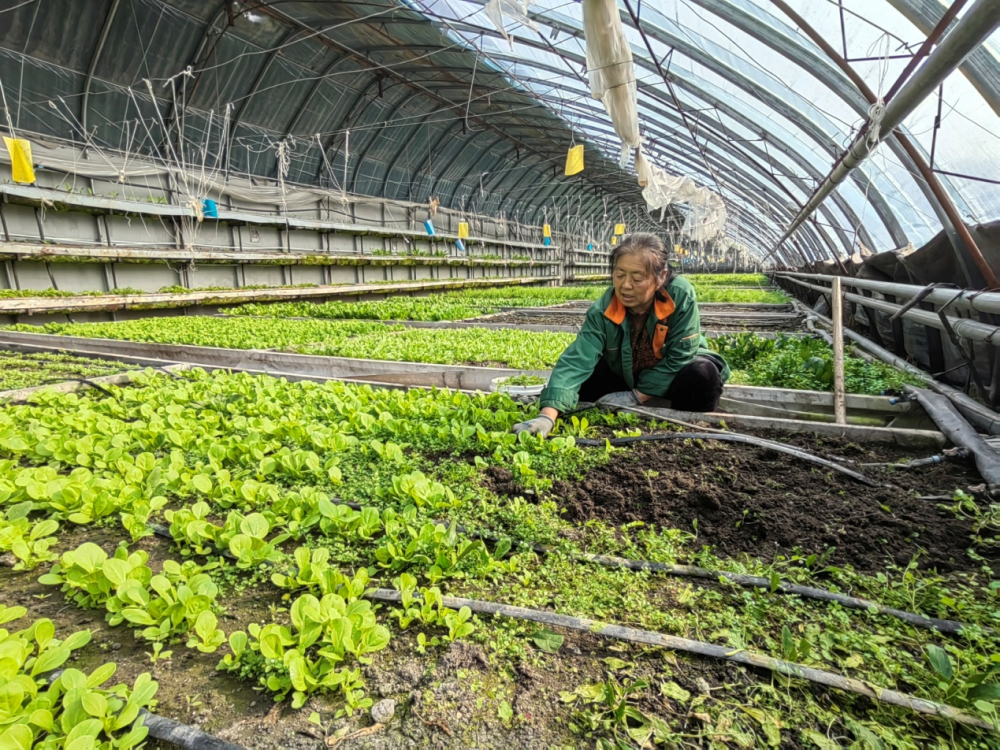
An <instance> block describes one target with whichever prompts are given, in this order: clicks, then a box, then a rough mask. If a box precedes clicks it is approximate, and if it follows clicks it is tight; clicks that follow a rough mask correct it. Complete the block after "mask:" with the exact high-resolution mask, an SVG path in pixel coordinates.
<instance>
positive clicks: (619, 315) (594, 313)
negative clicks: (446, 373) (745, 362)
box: [540, 276, 729, 412]
mask: <svg viewBox="0 0 1000 750" xmlns="http://www.w3.org/2000/svg"><path fill="white" fill-rule="evenodd" d="M646 328H647V330H648V331H649V334H650V339H651V340H652V342H653V349H654V350H655V351H656V352H657V357H658V358H659V362H657V363H656V365H655V366H654V367H652V368H650V369H648V370H642V371H641V372H639V376H638V378H633V376H632V343H631V341H632V339H631V336H630V330H629V318H628V315H627V314H626V310H625V306H624V305H623V304H622V303H621V302H620V301H619V300H618V297H617V296H616V295H615V290H614V287H612V288H610V289H608V290H607V291H606V292H605V293H604V294H603V295H602V296H601V298H600V299H599V300H597V302H595V303H594V304H593V305H592V306H591V308H590V309H589V310H588V311H587V317H586V319H585V320H584V323H583V327H582V328H581V329H580V333H579V334H578V335H577V337H576V340H574V341H573V343H572V344H570V345H569V346H568V347H567V348H566V351H564V352H563V353H562V356H561V357H559V361H558V362H557V363H556V366H555V368H554V369H553V370H552V375H551V377H550V378H549V383H548V386H546V388H545V390H544V391H542V395H541V402H540V405H541V407H542V408H544V407H546V406H551V407H552V408H554V409H557V410H558V411H560V412H564V411H570V410H571V409H573V408H575V407H576V404H577V401H578V400H579V391H580V386H582V385H583V383H584V381H586V380H587V378H589V377H590V375H591V374H592V373H593V371H594V367H595V366H596V365H597V362H598V360H600V359H601V357H603V358H604V361H605V362H607V364H608V366H609V367H610V368H611V370H612V372H615V373H618V374H619V375H621V376H622V378H623V379H624V380H625V382H626V383H627V384H628V386H629V388H635V389H636V390H638V391H639V392H640V393H645V394H646V395H648V396H659V397H663V396H664V395H666V392H667V389H668V388H670V384H671V383H672V382H673V380H674V376H675V375H677V373H678V372H680V370H681V369H682V368H683V367H685V366H686V365H688V364H690V363H691V361H692V360H694V358H695V357H696V356H698V355H705V356H709V357H712V358H713V359H715V360H716V361H717V362H720V363H721V364H722V366H723V369H722V380H723V382H725V381H726V380H727V379H728V378H729V365H727V364H726V361H725V360H724V359H723V358H722V357H721V356H720V355H718V354H716V353H715V352H713V351H711V350H710V349H709V348H708V342H707V341H706V340H705V337H704V336H702V334H701V317H700V316H699V314H698V300H697V297H696V296H695V291H694V287H692V286H691V283H690V282H689V281H687V279H685V278H684V277H682V276H677V277H674V278H673V279H671V280H670V281H668V282H667V283H666V284H665V285H664V286H663V287H662V288H660V289H659V290H658V291H657V292H656V299H655V301H654V303H653V309H652V310H650V315H649V317H648V318H647V320H646Z"/></svg>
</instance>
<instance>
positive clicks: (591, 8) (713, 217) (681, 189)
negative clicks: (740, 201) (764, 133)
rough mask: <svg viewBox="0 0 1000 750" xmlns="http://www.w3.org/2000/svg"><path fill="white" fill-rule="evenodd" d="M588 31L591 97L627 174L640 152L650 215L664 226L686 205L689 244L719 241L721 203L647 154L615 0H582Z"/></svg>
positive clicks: (632, 70)
mask: <svg viewBox="0 0 1000 750" xmlns="http://www.w3.org/2000/svg"><path fill="white" fill-rule="evenodd" d="M583 29H584V35H585V37H586V40H587V50H586V53H587V75H588V79H589V81H590V90H591V94H592V96H593V97H594V98H595V99H600V100H601V101H602V102H603V103H604V108H605V109H606V110H607V112H608V115H609V116H610V117H611V122H612V123H613V124H614V128H615V132H616V133H617V134H618V137H619V138H621V140H622V148H621V159H620V161H619V164H620V165H621V166H622V167H623V168H624V167H625V166H626V165H627V164H628V157H629V151H635V154H636V160H635V168H636V172H637V173H638V179H639V184H640V185H642V186H643V188H644V189H643V193H642V195H643V198H644V199H645V201H646V206H647V208H648V209H649V211H650V212H653V211H655V210H656V209H660V212H661V220H662V215H663V211H665V210H666V207H667V206H669V205H670V204H672V203H686V204H687V205H688V207H689V209H690V210H689V211H688V214H687V217H686V219H685V222H684V228H683V233H684V236H685V238H687V239H689V240H693V241H695V242H705V241H707V240H711V239H714V238H715V237H717V236H718V235H719V233H720V232H721V231H722V229H723V227H724V226H725V224H726V206H725V203H724V202H723V200H722V198H720V197H719V196H718V195H716V194H715V193H713V192H712V191H710V190H707V189H706V188H701V187H698V186H697V185H696V184H695V182H694V180H692V179H691V178H690V177H686V176H675V175H672V174H669V173H668V172H667V171H666V170H664V169H662V168H660V167H658V166H657V165H655V164H651V163H650V162H649V160H648V159H647V158H646V157H645V155H644V154H643V153H642V141H641V139H640V136H639V105H638V98H637V87H636V79H635V66H634V64H633V62H632V50H631V49H630V48H629V44H628V40H627V39H626V37H625V30H624V28H623V27H622V22H621V15H620V14H619V12H618V5H617V3H616V2H615V0H583Z"/></svg>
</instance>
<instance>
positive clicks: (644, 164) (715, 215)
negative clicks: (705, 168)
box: [635, 152, 728, 242]
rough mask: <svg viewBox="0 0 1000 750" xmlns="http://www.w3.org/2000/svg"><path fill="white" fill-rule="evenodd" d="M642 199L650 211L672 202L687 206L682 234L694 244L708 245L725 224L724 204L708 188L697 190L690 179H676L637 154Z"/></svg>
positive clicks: (664, 207)
mask: <svg viewBox="0 0 1000 750" xmlns="http://www.w3.org/2000/svg"><path fill="white" fill-rule="evenodd" d="M635 166H636V171H637V172H638V174H639V184H640V185H643V186H644V187H643V190H642V197H643V198H644V199H645V201H646V207H647V208H648V209H649V211H650V212H653V211H655V210H656V209H658V208H659V209H661V210H663V209H666V207H667V206H669V205H671V204H673V203H684V204H687V207H688V213H687V216H686V217H685V219H684V227H683V228H682V230H681V231H682V232H683V234H684V236H685V237H686V238H687V239H689V240H692V241H695V242H707V241H708V240H711V239H714V238H715V237H717V236H718V235H719V234H720V233H721V232H722V230H723V228H724V227H725V225H726V218H727V215H728V214H727V212H726V204H725V203H724V202H723V200H722V198H721V197H719V196H718V195H717V194H716V193H713V192H712V191H711V190H708V189H707V188H703V187H698V185H697V184H695V182H694V180H692V179H691V178H690V177H686V176H684V177H676V176H674V175H672V174H670V173H669V172H667V171H666V170H664V169H661V168H660V167H658V166H656V165H655V164H651V163H650V162H649V161H648V160H647V159H646V157H645V156H644V155H643V154H642V152H640V153H639V154H638V156H637V157H636V165H635Z"/></svg>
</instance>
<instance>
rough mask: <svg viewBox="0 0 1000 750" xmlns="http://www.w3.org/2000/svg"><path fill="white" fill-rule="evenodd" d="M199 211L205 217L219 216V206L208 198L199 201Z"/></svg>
mask: <svg viewBox="0 0 1000 750" xmlns="http://www.w3.org/2000/svg"><path fill="white" fill-rule="evenodd" d="M201 212H202V214H203V215H204V216H205V218H206V219H218V218H219V207H218V206H217V205H215V201H213V200H210V199H208V198H206V199H205V200H203V201H202V202H201Z"/></svg>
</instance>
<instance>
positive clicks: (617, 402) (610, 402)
mask: <svg viewBox="0 0 1000 750" xmlns="http://www.w3.org/2000/svg"><path fill="white" fill-rule="evenodd" d="M597 405H598V406H610V407H616V406H640V405H642V402H641V401H640V400H639V396H638V395H637V394H636V391H635V389H633V390H631V391H618V392H617V393H609V394H608V395H607V396H601V397H600V398H599V399H597Z"/></svg>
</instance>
